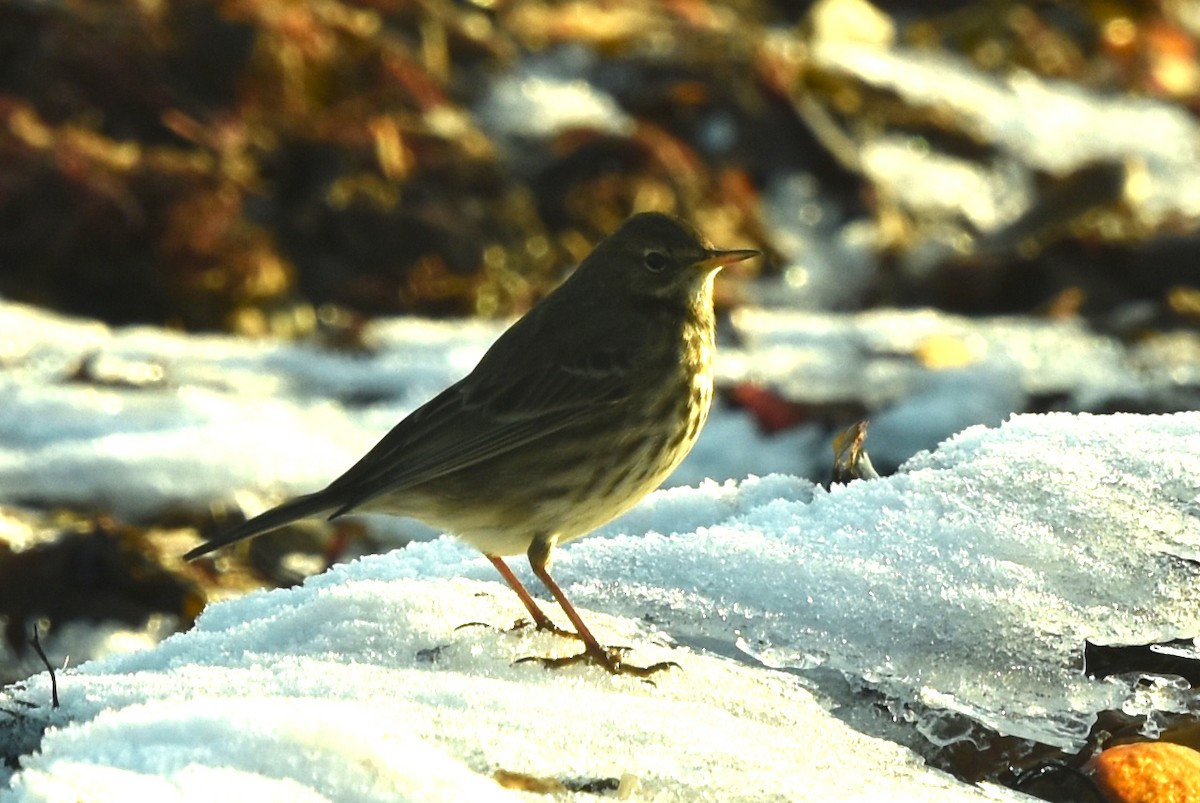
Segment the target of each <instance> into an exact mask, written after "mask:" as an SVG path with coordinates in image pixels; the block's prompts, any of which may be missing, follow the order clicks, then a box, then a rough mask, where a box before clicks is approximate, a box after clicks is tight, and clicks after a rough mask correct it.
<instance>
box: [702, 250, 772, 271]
mask: <svg viewBox="0 0 1200 803" xmlns="http://www.w3.org/2000/svg"><path fill="white" fill-rule="evenodd" d="M758 255H759V252H758V251H755V250H754V249H753V248H741V249H737V250H734V251H707V252H705V257H704V259H702V260H700V261H699V262H697V263H696V267H697V268H699V269H700V270H716V269H717V268H723V267H725V266H726V265H732V264H733V263H734V262H741V261H742V260H743V259H750V258H751V257H756V256H758Z"/></svg>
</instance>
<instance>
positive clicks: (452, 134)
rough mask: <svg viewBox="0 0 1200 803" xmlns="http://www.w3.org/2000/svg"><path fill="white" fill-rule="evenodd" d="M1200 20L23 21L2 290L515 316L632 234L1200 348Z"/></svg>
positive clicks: (727, 294)
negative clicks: (706, 240)
mask: <svg viewBox="0 0 1200 803" xmlns="http://www.w3.org/2000/svg"><path fill="white" fill-rule="evenodd" d="M1198 34H1200V4H1198V3H1195V2H1188V1H1187V0H1164V1H1163V2H1150V3H1146V2H1137V3H1134V2H1129V3H1122V2H1115V1H1112V0H1103V1H1101V0H1097V1H1096V2H1070V3H1062V2H1059V3H1051V2H1047V3H1029V2H973V3H952V2H943V3H892V4H888V5H887V7H886V9H885V8H883V7H874V6H871V5H870V4H868V3H866V2H863V1H862V0H824V1H823V2H818V3H805V2H767V0H675V2H663V3H650V2H632V1H626V0H612V1H611V2H605V3H587V2H566V3H559V2H554V3H551V2H535V1H533V0H495V1H494V2H493V1H491V0H480V2H468V1H467V0H459V1H458V2H455V1H453V0H362V1H361V2H342V1H340V0H320V2H291V1H289V0H178V1H177V2H169V3H168V2H153V1H152V0H73V1H72V2H69V3H68V2H43V1H42V0H5V2H4V3H2V4H0V295H2V296H3V297H5V298H7V299H9V300H14V301H23V302H29V303H33V304H38V305H42V306H45V307H48V308H51V309H55V310H60V311H63V312H68V313H72V314H75V315H81V316H87V317H92V318H98V319H100V320H102V321H106V322H108V323H110V324H129V323H153V324H161V325H166V326H170V327H177V328H180V329H185V330H189V331H197V330H217V331H226V332H236V333H241V334H248V335H267V334H271V335H278V336H283V337H305V336H309V335H312V334H313V333H314V332H318V331H325V332H326V333H329V332H341V333H342V334H346V333H347V332H349V333H351V334H352V331H353V322H354V321H355V320H357V319H360V318H364V317H371V316H381V315H396V314H407V313H416V314H421V315H437V316H486V317H498V316H511V315H516V314H519V313H521V312H522V311H524V310H526V309H527V308H528V307H529V306H530V305H531V304H532V303H533V302H534V301H536V300H537V299H538V298H539V297H540V296H542V295H543V294H545V292H546V291H547V290H548V289H549V288H551V287H553V286H554V285H555V284H556V283H557V282H558V281H559V280H560V279H561V278H562V276H563V275H564V273H565V272H566V271H567V270H568V269H569V268H570V267H571V266H573V265H574V264H576V263H577V262H578V260H579V259H580V258H581V257H582V256H583V255H584V254H585V253H586V252H587V251H588V250H589V248H590V247H591V245H592V244H594V242H595V241H596V240H597V239H598V238H600V237H601V236H603V235H604V234H605V233H607V232H608V231H611V230H612V229H613V228H614V227H615V226H616V225H617V224H618V223H619V222H620V221H621V220H623V219H624V218H625V217H626V216H627V215H629V214H630V213H631V212H633V211H635V210H643V209H651V208H653V209H661V210H666V211H672V212H675V213H677V214H680V215H683V216H685V217H688V218H690V219H692V220H694V221H695V222H696V223H697V224H698V225H700V226H701V227H702V228H703V229H704V230H705V231H706V232H707V233H708V234H709V236H710V237H711V238H712V239H713V241H714V242H715V243H717V244H718V245H721V246H724V247H735V246H739V247H740V246H756V247H758V248H761V249H763V250H764V251H765V252H766V253H767V254H768V255H769V256H768V258H766V259H764V260H761V261H757V262H755V263H753V264H750V265H747V266H739V268H738V270H736V271H730V272H729V273H730V274H731V275H729V276H726V277H725V280H724V282H723V283H722V290H723V293H722V305H723V307H724V308H725V309H727V310H728V309H730V308H733V307H736V306H737V305H738V304H739V303H743V302H745V301H753V302H754V303H757V304H774V305H789V306H795V305H801V306H804V307H808V308H815V309H838V310H859V309H864V308H869V307H876V306H901V307H911V306H922V307H935V308H938V309H942V310H948V311H953V312H961V313H967V314H972V315H977V314H988V313H1020V314H1034V315H1042V316H1074V315H1081V316H1084V317H1085V318H1086V320H1087V321H1089V322H1090V323H1091V325H1093V326H1095V327H1098V328H1100V329H1103V330H1105V331H1112V332H1116V333H1118V334H1120V335H1121V336H1122V337H1126V338H1136V337H1144V336H1147V335H1148V334H1150V333H1162V332H1166V331H1169V330H1173V329H1176V328H1179V327H1191V328H1193V329H1194V327H1195V325H1196V323H1197V320H1198V319H1200V295H1198V291H1197V285H1198V284H1200V280H1198V279H1197V275H1198V271H1197V261H1196V257H1197V253H1198V250H1197V242H1198V241H1197V238H1196V233H1195V223H1196V220H1197V217H1198V216H1200V189H1198V188H1197V182H1196V181H1195V179H1196V178H1197V170H1198V169H1200V168H1198V166H1197V158H1196V157H1197V141H1196V140H1197V138H1196V134H1197V128H1196V125H1195V110H1196V108H1197V98H1198V97H1200V66H1198V64H1197V60H1196V47H1197V37H1198Z"/></svg>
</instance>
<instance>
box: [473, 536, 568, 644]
mask: <svg viewBox="0 0 1200 803" xmlns="http://www.w3.org/2000/svg"><path fill="white" fill-rule="evenodd" d="M486 557H487V559H488V560H490V561H491V562H492V565H493V566H495V567H496V571H498V572H500V576H501V577H503V578H504V582H506V583H508V585H509V587H510V588H512V590H513V591H514V592H516V595H517V597H518V598H519V599H520V600H521V604H522V605H524V606H525V610H527V611H529V616H530V617H531V618H532V619H533V625H534V627H536V628H537V629H538V630H547V631H549V632H551V633H557V634H558V635H560V636H566V637H567V638H581V636H578V635H576V634H575V633H572V632H571V631H569V630H563V629H562V628H561V627H559V626H558V625H556V624H554V622H553V621H552V620H551V619H550V617H549V616H547V615H546V613H545V612H544V611H543V610H542V609H541V608H539V607H538V604H537V602H536V601H535V600H534V599H533V595H532V594H530V593H529V591H528V589H526V588H525V586H524V585H522V583H521V581H520V580H518V579H517V576H516V575H515V574H513V570H512V569H510V568H508V564H507V563H505V562H504V561H503V560H502V559H501V558H500V557H499V556H498V555H487V556H486ZM588 635H589V636H591V634H590V633H589V634H588Z"/></svg>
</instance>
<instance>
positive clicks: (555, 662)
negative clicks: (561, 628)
mask: <svg viewBox="0 0 1200 803" xmlns="http://www.w3.org/2000/svg"><path fill="white" fill-rule="evenodd" d="M549 558H550V550H549V549H548V548H540V549H539V542H538V541H534V544H533V546H531V547H530V548H529V565H530V566H531V567H533V573H534V574H536V575H537V576H538V579H539V580H541V581H542V583H543V584H544V585H545V586H546V588H547V589H549V590H550V593H551V594H553V595H554V598H555V599H556V600H558V605H559V607H560V608H562V609H563V613H565V614H566V615H567V618H568V619H570V620H571V624H572V625H573V626H574V627H575V632H576V633H577V634H578V637H579V640H580V641H582V642H583V647H584V650H583V652H581V653H579V654H578V655H569V656H567V657H565V658H522V659H521V661H519V662H518V663H520V662H523V661H537V662H539V663H541V665H542V666H545V667H547V668H549V669H556V668H558V667H562V666H569V665H571V664H577V663H581V662H583V663H592V664H597V665H599V666H602V667H604V668H605V669H607V670H608V671H609V672H611V673H612V674H614V675H635V676H636V677H642V678H644V677H649V676H650V675H653V674H654V673H655V672H661V671H662V670H664V669H670V668H671V667H676V668H678V667H679V664H677V663H675V662H674V661H663V662H661V663H657V664H652V665H650V666H634V665H632V664H626V663H623V662H622V661H621V653H622V652H624V648H621V647H602V646H600V642H598V641H596V637H595V636H593V635H592V631H590V630H588V627H587V625H585V624H584V623H583V619H581V618H580V616H579V613H578V611H576V610H575V606H574V605H572V604H571V601H570V600H569V599H567V595H566V594H565V593H563V590H562V589H561V588H559V586H558V583H556V582H554V578H553V577H551V576H550V567H549V563H550V561H549Z"/></svg>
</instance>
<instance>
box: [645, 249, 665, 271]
mask: <svg viewBox="0 0 1200 803" xmlns="http://www.w3.org/2000/svg"><path fill="white" fill-rule="evenodd" d="M643 261H644V264H645V265H646V269H647V270H650V271H653V272H654V273H658V272H659V271H660V270H662V269H663V268H665V267H666V266H667V255H666V254H664V253H663V252H661V251H647V252H646V256H645V257H643Z"/></svg>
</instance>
